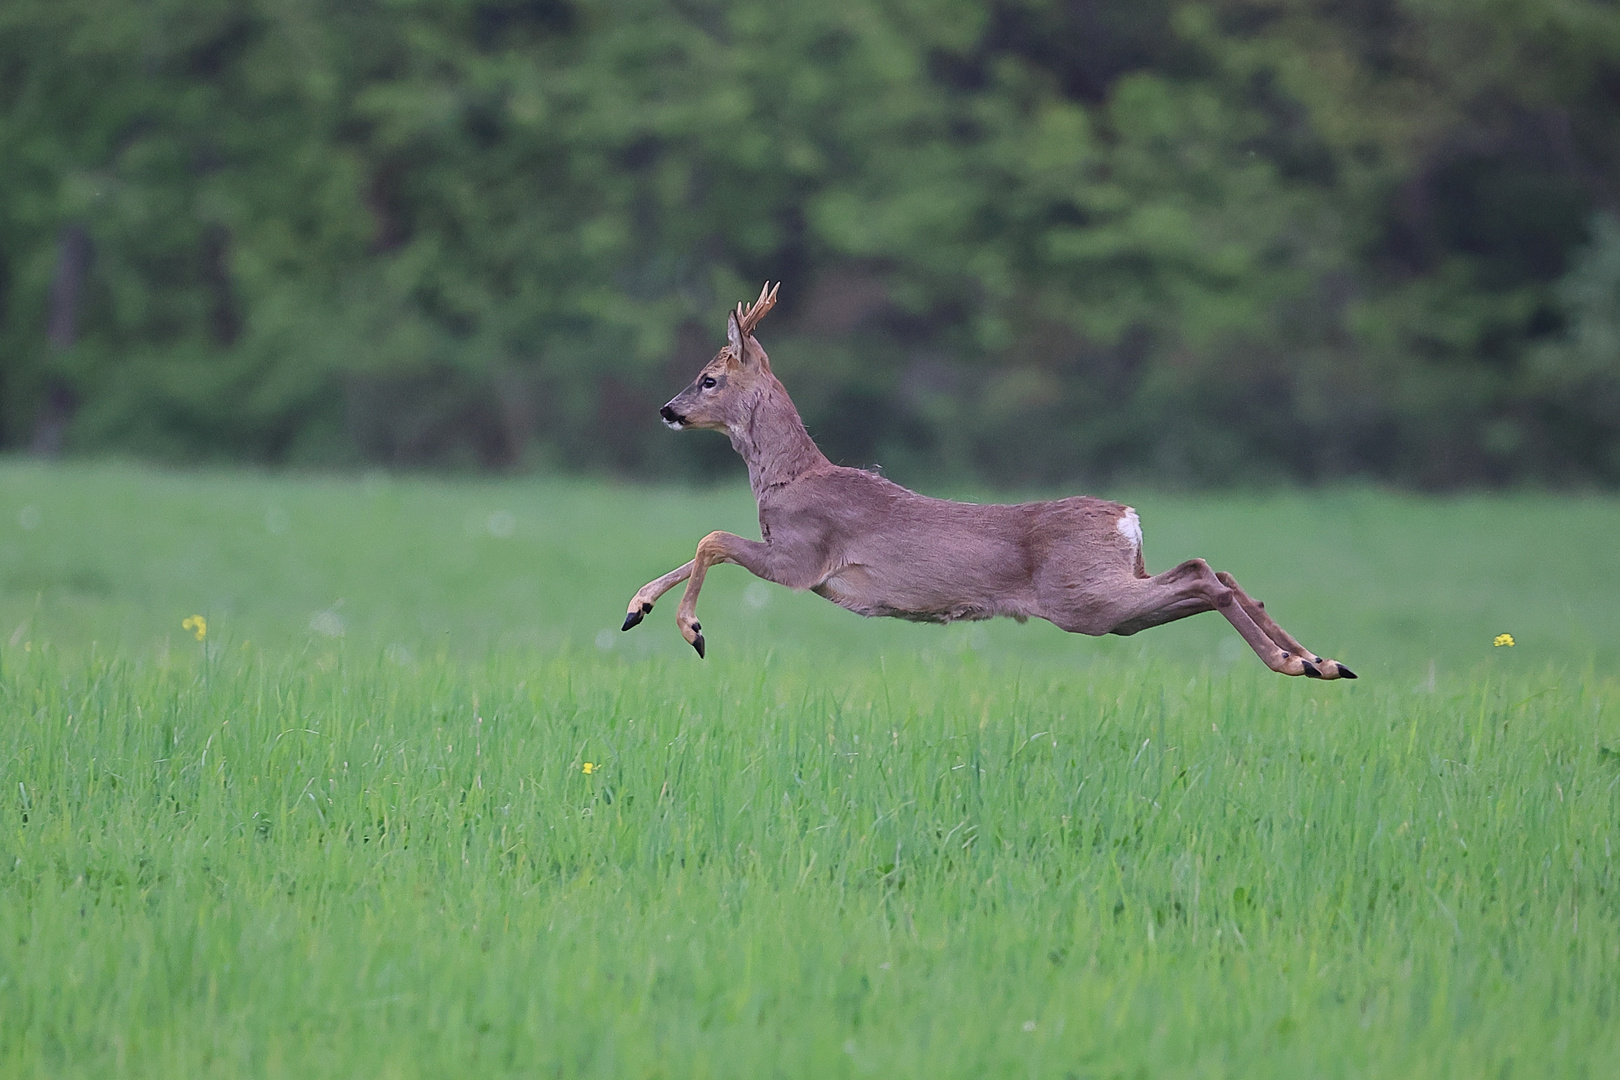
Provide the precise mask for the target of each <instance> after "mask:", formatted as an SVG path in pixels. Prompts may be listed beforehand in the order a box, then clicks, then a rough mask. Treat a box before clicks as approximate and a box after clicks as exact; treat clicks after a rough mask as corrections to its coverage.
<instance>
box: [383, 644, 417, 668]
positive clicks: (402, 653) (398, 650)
mask: <svg viewBox="0 0 1620 1080" xmlns="http://www.w3.org/2000/svg"><path fill="white" fill-rule="evenodd" d="M383 655H384V656H385V657H387V658H388V662H389V663H391V664H398V665H399V666H400V667H410V666H411V665H412V664H414V663H416V654H415V653H413V652H412V651H411V648H410V646H409V645H401V644H399V643H398V642H395V643H394V644H393V645H390V646H388V648H387V650H386V651H384V653H383Z"/></svg>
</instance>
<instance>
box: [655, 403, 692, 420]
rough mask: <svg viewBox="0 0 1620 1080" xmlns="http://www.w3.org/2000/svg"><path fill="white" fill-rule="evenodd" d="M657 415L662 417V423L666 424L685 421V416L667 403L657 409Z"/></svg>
mask: <svg viewBox="0 0 1620 1080" xmlns="http://www.w3.org/2000/svg"><path fill="white" fill-rule="evenodd" d="M658 415H659V416H662V417H663V418H664V423H666V424H680V423H684V422H685V421H686V417H684V416H682V415H681V414H680V413H678V412H676V411H675V410H674V409H672V408H670V407H669V406H668V405H665V406H664V407H663V408H662V409H659V410H658Z"/></svg>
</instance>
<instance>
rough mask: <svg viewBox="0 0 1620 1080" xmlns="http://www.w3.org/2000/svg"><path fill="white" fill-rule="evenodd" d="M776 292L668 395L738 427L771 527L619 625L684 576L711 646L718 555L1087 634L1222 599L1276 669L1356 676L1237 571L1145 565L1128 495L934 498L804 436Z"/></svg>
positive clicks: (873, 594)
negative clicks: (707, 609) (765, 337)
mask: <svg viewBox="0 0 1620 1080" xmlns="http://www.w3.org/2000/svg"><path fill="white" fill-rule="evenodd" d="M775 303H776V290H775V289H774V288H769V287H767V288H766V289H765V290H762V291H761V292H760V294H759V299H758V300H756V301H755V302H754V304H753V306H752V307H749V308H746V309H745V308H744V307H743V306H742V305H741V304H739V305H737V310H736V311H734V312H732V313H731V314H730V316H729V317H728V318H727V320H726V338H727V345H726V347H725V348H724V349H721V350H720V352H719V353H718V354H716V356H715V358H714V359H713V360H710V361H709V362H708V364H706V365H704V368H703V370H702V371H700V372H698V377H697V379H696V380H695V381H694V382H693V383H692V385H691V386H688V387H687V388H686V389H685V390H683V391H681V393H680V394H678V395H676V396H675V397H674V398H673V399H671V400H670V402H669V404H667V405H665V406H664V407H663V408H662V409H661V410H659V414H660V415H661V416H662V417H663V420H664V422H665V423H666V424H668V425H669V426H670V427H672V428H674V429H676V430H677V431H679V430H682V429H684V428H694V427H695V428H710V429H714V430H718V431H724V432H726V433H727V434H728V435H729V436H731V445H732V447H733V448H734V449H735V450H736V451H737V453H739V454H741V455H742V457H743V460H744V461H746V462H747V463H748V482H749V484H750V486H752V488H753V490H754V499H755V501H756V502H757V503H758V504H759V529H760V535H761V537H762V539H760V540H748V539H745V538H743V537H741V536H735V535H733V534H731V533H726V532H712V533H710V534H709V535H708V536H705V537H704V538H703V539H702V540H701V541H699V543H698V546H697V554H696V555H695V556H694V557H693V559H692V561H691V562H689V563H687V564H686V565H684V566H680V567H677V568H675V569H674V570H671V571H670V572H669V573H667V574H665V575H664V576H663V577H660V578H656V579H654V580H652V581H649V582H648V583H647V584H645V585H643V586H642V587H641V589H640V590H639V591H637V593H636V595H635V596H634V597H633V598H632V599H631V601H630V606H629V610H628V613H627V614H626V615H625V619H624V629H626V630H628V629H630V628H631V627H632V626H635V625H636V624H637V623H639V622H641V620H642V618H643V617H644V616H646V615H647V613H648V612H650V611H652V607H653V604H654V603H656V602H657V600H658V598H659V597H660V596H663V595H664V593H666V592H668V591H669V590H670V589H673V588H674V587H675V586H677V585H679V584H680V583H681V582H683V581H684V582H686V593H685V595H684V596H682V597H681V603H680V607H679V608H678V609H677V610H676V612H675V622H676V624H677V625H678V626H679V627H680V630H681V636H682V637H684V638H686V640H687V642H688V643H689V644H690V645H691V646H692V647H693V648H694V649H696V650H697V653H698V655H699V656H702V655H703V653H704V640H703V632H702V631H703V628H702V626H701V625H700V624H699V623H698V621H697V598H698V593H699V592H700V591H701V590H702V588H703V576H704V574H706V573H707V572H708V569H709V567H711V566H713V565H714V564H716V563H735V564H737V565H738V566H741V567H743V568H744V569H746V570H747V571H748V572H749V573H751V574H753V575H755V576H756V577H761V578H764V579H765V580H766V581H774V582H776V583H777V584H779V585H786V586H788V587H789V588H792V589H809V590H811V591H813V592H815V593H817V594H818V595H820V596H824V597H826V598H827V599H828V600H831V601H832V602H833V603H835V604H838V605H839V606H841V607H846V608H848V609H849V610H851V611H854V612H858V613H859V614H862V615H890V616H893V617H895V618H900V619H912V620H914V621H917V622H940V623H944V622H955V621H956V620H958V619H989V618H994V617H995V616H997V615H1010V616H1012V617H1013V618H1015V619H1020V620H1022V619H1027V618H1029V617H1030V616H1035V617H1037V618H1042V619H1047V620H1049V621H1050V622H1053V623H1055V624H1056V625H1058V626H1059V627H1061V628H1063V629H1064V630H1068V631H1072V632H1074V633H1079V634H1093V635H1099V634H1134V633H1136V632H1137V631H1139V630H1146V629H1148V628H1149V627H1153V626H1160V625H1162V624H1164V623H1167V622H1174V621H1175V620H1177V619H1184V618H1186V617H1187V616H1188V615H1197V614H1198V613H1199V612H1203V611H1218V612H1220V613H1221V614H1222V615H1223V616H1225V617H1226V619H1227V621H1228V622H1230V623H1231V624H1232V626H1233V627H1235V628H1236V630H1237V632H1238V633H1239V634H1242V635H1243V640H1244V641H1247V642H1248V643H1249V647H1250V648H1252V649H1253V650H1254V651H1255V653H1256V655H1258V656H1259V657H1260V659H1261V660H1263V661H1265V664H1266V666H1267V667H1269V668H1271V669H1272V670H1273V671H1278V672H1281V673H1282V674H1284V675H1305V676H1309V677H1310V678H1313V679H1353V678H1355V677H1356V676H1355V673H1354V672H1352V671H1351V670H1350V669H1349V668H1347V667H1345V666H1344V665H1343V664H1341V663H1339V662H1338V661H1336V660H1324V659H1323V658H1322V657H1320V656H1317V655H1316V654H1315V653H1313V652H1311V651H1310V650H1309V649H1307V648H1305V646H1303V645H1301V644H1300V643H1299V642H1298V641H1296V640H1295V639H1294V638H1293V637H1292V636H1291V635H1289V633H1288V632H1287V631H1286V630H1284V629H1283V628H1282V627H1280V626H1278V625H1277V624H1276V622H1274V621H1273V620H1272V618H1271V616H1270V615H1268V614H1267V613H1266V609H1265V605H1264V604H1262V603H1260V602H1259V601H1258V600H1253V599H1251V598H1250V597H1249V595H1248V594H1247V593H1245V592H1244V591H1243V589H1242V588H1241V587H1240V586H1239V585H1238V583H1237V582H1236V581H1235V580H1233V578H1232V576H1231V575H1230V574H1224V573H1218V572H1216V571H1214V570H1211V569H1210V567H1209V564H1208V563H1206V562H1204V560H1202V559H1192V560H1190V561H1188V562H1184V563H1182V564H1181V565H1180V566H1177V567H1174V568H1173V569H1170V570H1166V571H1165V572H1164V573H1162V574H1154V575H1151V576H1150V575H1149V574H1148V572H1147V570H1146V568H1145V567H1144V566H1143V563H1142V527H1141V523H1140V522H1139V521H1138V520H1137V516H1136V511H1135V510H1133V509H1131V508H1130V507H1128V506H1122V505H1121V504H1119V503H1115V502H1107V501H1105V500H1103V499H1093V498H1090V497H1089V496H1075V497H1073V498H1067V499H1054V500H1052V501H1049V502H1033V503H1020V504H1018V505H1015V506H978V505H973V504H970V503H959V502H950V501H948V500H945V499H931V498H928V497H927V496H924V495H918V494H917V493H916V492H913V491H908V490H906V489H905V488H903V487H901V486H900V485H898V484H894V483H891V482H890V481H888V480H885V479H883V478H882V477H881V476H878V475H875V474H873V473H869V472H865V471H863V470H861V469H849V468H844V467H842V466H839V465H834V464H833V463H832V462H830V461H828V460H827V458H826V457H825V456H824V455H823V454H822V453H821V451H820V450H819V449H817V448H816V444H815V443H814V442H812V441H811V439H810V436H809V434H808V433H806V431H805V429H804V423H803V421H801V420H800V419H799V413H798V410H797V409H795V408H794V407H793V402H792V401H791V400H790V399H789V398H788V395H787V391H786V390H785V389H783V387H782V384H781V383H780V382H779V381H777V378H776V376H775V375H773V374H772V373H771V364H770V360H769V358H767V357H766V355H765V350H764V349H762V348H760V345H759V342H758V341H757V340H755V338H754V335H753V330H754V327H755V326H756V325H757V324H758V322H759V320H760V319H761V318H763V317H764V316H765V313H766V312H768V311H770V309H771V307H772V306H773V305H774V304H775Z"/></svg>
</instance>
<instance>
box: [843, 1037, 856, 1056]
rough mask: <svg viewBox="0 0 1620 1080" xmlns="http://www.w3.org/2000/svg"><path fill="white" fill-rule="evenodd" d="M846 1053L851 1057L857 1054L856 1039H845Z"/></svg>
mask: <svg viewBox="0 0 1620 1080" xmlns="http://www.w3.org/2000/svg"><path fill="white" fill-rule="evenodd" d="M844 1053H846V1054H848V1055H849V1056H850V1057H854V1056H855V1040H854V1039H845V1040H844Z"/></svg>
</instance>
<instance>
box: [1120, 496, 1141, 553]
mask: <svg viewBox="0 0 1620 1080" xmlns="http://www.w3.org/2000/svg"><path fill="white" fill-rule="evenodd" d="M1114 528H1116V529H1118V530H1119V535H1121V536H1123V537H1124V538H1125V539H1127V540H1129V541H1130V542H1131V546H1132V547H1134V548H1136V549H1137V550H1138V551H1140V550H1141V549H1142V519H1141V518H1139V517H1137V516H1136V511H1135V510H1134V509H1133V508H1131V507H1129V506H1127V507H1126V508H1125V513H1123V514H1121V515H1120V518H1119V520H1118V521H1116V522H1114Z"/></svg>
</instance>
